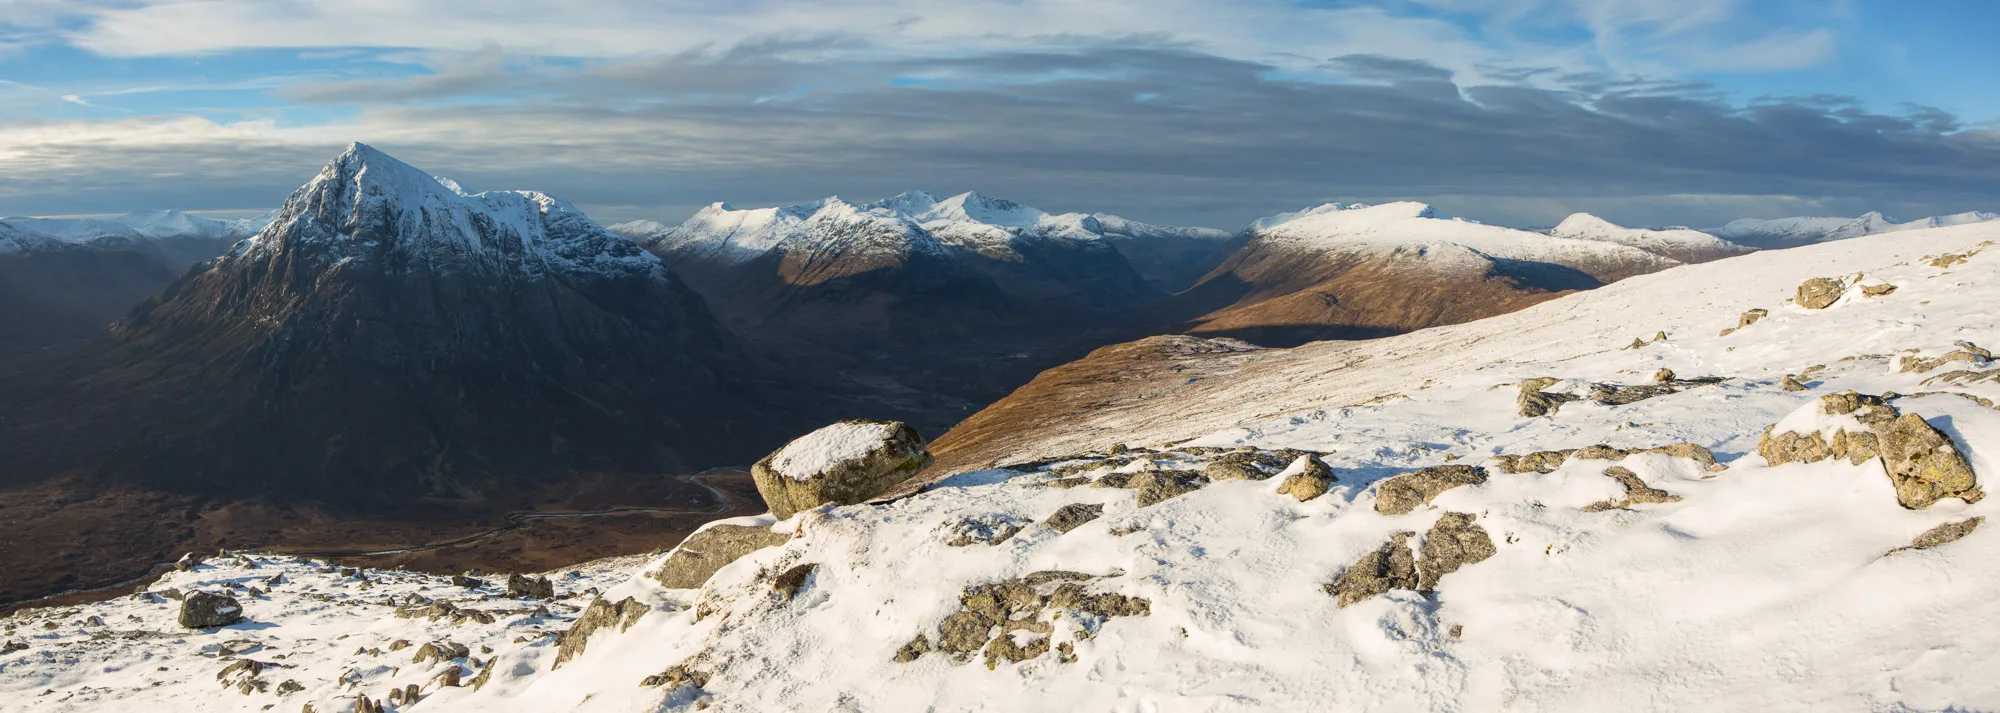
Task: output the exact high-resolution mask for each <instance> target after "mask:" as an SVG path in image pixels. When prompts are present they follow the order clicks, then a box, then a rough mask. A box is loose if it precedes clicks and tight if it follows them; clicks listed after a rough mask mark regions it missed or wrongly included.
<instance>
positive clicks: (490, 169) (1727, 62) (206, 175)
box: [0, 0, 2000, 229]
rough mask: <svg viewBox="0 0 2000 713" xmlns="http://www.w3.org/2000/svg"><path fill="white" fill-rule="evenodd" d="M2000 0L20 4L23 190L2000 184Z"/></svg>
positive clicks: (1147, 206) (1601, 196)
mask: <svg viewBox="0 0 2000 713" xmlns="http://www.w3.org/2000/svg"><path fill="white" fill-rule="evenodd" d="M1994 27H2000V2H1991V1H1990V0H1925V1H1924V2H1907V1H1905V0H1894V1H1891V0H1374V1H1369V0H1316V1H1311V2H1287V1H1283V0H1237V1H1235V2H1213V1H1207V0H1074V1H1063V0H960V1H958V2H929V1H925V0H672V1H664V0H654V1H642V0H596V1H590V0H568V1H566V2H537V1H531V0H486V1H485V2H481V3H463V2H456V1H449V0H103V1H97V0H0V215H77V214H105V213H120V212H124V211H128V210H150V209H162V208H176V209H183V210H193V211H209V212H219V213H228V212H243V211H262V210H269V209H272V208H276V207H277V206H278V205H280V204H282V202H283V201H284V199H285V196H286V195H288V194H289V193H290V192H291V191H292V190H293V189H294V188H296V187H297V186H298V185H300V184H302V183H304V182H305V181H306V180H307V179H309V178H310V177H311V176H312V175H313V174H315V173H317V172H318V170H319V167H320V166H321V165H323V164H324V163H325V162H326V161H327V160H328V159H330V158H332V157H333V156H334V155H336V154H337V153H339V151H340V150H341V148H342V147H344V146H345V145H346V144H348V143H349V142H352V141H362V142H366V143H369V144H371V145H374V146H375V147H377V148H379V149H382V150H384V151H387V152H389V153H391V154H394V155H396V156H397V157H399V158H401V159H403V160H405V161H408V162H410V163H412V164H414V165H416V166H419V167H421V168H424V169H426V170H428V171H431V172H433V173H437V174H440V175H445V176H449V177H451V178H453V179H455V180H457V181H458V182H459V183H461V184H463V185H464V186H466V188H467V189H469V190H486V189H534V190H540V191H544V192H547V193H550V194H553V195H556V196H558V197H561V198H564V199H567V200H569V201H571V202H572V203H575V204H577V205H578V206H579V207H581V208H583V209H584V210H585V211H587V212H589V213H590V214H591V215H592V216H593V217H595V218H597V219H598V220H599V221H600V222H605V223H612V222H618V221H624V220H631V219H639V218H646V219H653V220H660V221H662V222H677V221H679V220H681V219H683V218H685V217H686V216H687V215H688V214H689V213H691V212H693V211H694V210H695V209H696V208H698V207H699V206H702V205H705V204H708V203H711V202H716V201H726V202H728V203H730V204H731V205H734V206H738V207H752V206H763V205H774V204H781V203H792V202H800V201H806V200H812V199H815V198H820V197H825V196H829V195H840V196H843V197H847V198H851V199H856V200H872V199H876V198H880V197H884V196H889V195H893V194H896V193H900V192H902V191H904V190H908V189H925V190H929V191H932V192H934V193H955V192H959V191H964V190H978V191H980V192H982V193H986V194H989V195H995V196H1002V197H1007V198H1012V199H1014V200H1017V201H1020V202H1023V203H1027V204H1029V205H1034V206H1037V207H1040V208H1043V209H1045V210H1050V211H1056V212H1068V211H1094V212H1108V213H1116V214H1119V215H1123V216H1126V217H1128V218H1133V219H1137V220H1144V221H1149V222H1156V223H1170V224H1189V225H1206V226H1210V227H1218V228H1225V229H1233V228H1239V227H1241V226H1243V225H1244V224H1246V223H1248V222H1249V221H1250V220H1252V219H1255V218H1257V217H1260V216H1264V215H1270V214H1273V213H1278V212H1284V211H1292V210H1298V209H1300V208H1304V207H1307V206H1311V205H1316V204H1319V203H1323V202H1327V201H1341V202H1369V203H1373V202H1382V201H1388V200H1421V201H1426V202H1429V203H1432V204H1434V205H1436V206H1438V207H1439V208H1440V209H1442V210H1444V211H1446V212H1448V213H1451V214H1454V215H1459V216H1464V217H1468V218H1472V219H1476V220H1481V221H1484V222H1490V223H1498V224H1505V225H1517V226H1536V225H1551V224H1554V223H1556V222H1558V221H1560V220H1561V219H1562V218H1563V217H1564V216H1566V215H1568V214H1569V213H1572V212H1576V211H1588V212H1593V213H1596V214H1598V215H1601V216H1603V217H1605V218H1607V219H1610V220H1613V221H1616V222H1621V223H1625V224H1628V225H1692V226H1696V227H1711V226H1715V225H1719V224H1721V223H1723V222H1726V221H1728V220H1731V219H1734V218H1741V217H1766V218H1768V217H1780V216H1786V215H1857V214H1859V213H1861V212H1864V211H1868V210H1882V211H1885V212H1887V213H1889V214H1890V215H1892V216H1898V217H1902V218H1905V219H1908V218H1916V217H1922V216H1926V215H1933V214H1939V213H1953V212H1960V211H1967V210H2000V92H1995V91H1993V88H1994V87H1995V86H1996V80H2000V48H1996V45H2000V43H1994V42H1993V41H1992V39H1991V37H1992V33H1993V31H1994V30H1993V28H1994Z"/></svg>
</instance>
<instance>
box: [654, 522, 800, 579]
mask: <svg viewBox="0 0 2000 713" xmlns="http://www.w3.org/2000/svg"><path fill="white" fill-rule="evenodd" d="M789 539H791V535H785V534H781V533H776V532H772V531H771V528H768V527H757V526H753V525H715V526H713V527H709V528H707V529H704V530H702V531H700V532H697V533H694V534H692V535H689V536H688V538H687V539H686V540H684V541H682V542H681V546H679V547H676V548H674V552H673V554H671V555H668V556H667V561H666V562H665V563H663V564H661V565H660V568H659V569H656V570H653V571H651V572H647V573H646V576H648V577H652V578H653V579H654V580H656V581H658V582H659V583H660V586H663V587H666V588H668V589H693V588H695V587H699V586H701V585H702V584H703V583H704V582H707V581H708V578H709V577H711V576H714V575H715V572H716V571H717V570H720V569H722V568H723V567H725V566H727V565H728V564H729V563H731V562H735V561H736V560H739V559H742V558H743V556H744V555H747V554H750V553H752V552H756V551H757V550H761V549H764V548H766V547H776V546H778V545H782V544H785V541H786V540H789Z"/></svg>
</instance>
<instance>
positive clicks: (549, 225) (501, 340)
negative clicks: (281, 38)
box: [0, 144, 810, 506]
mask: <svg viewBox="0 0 2000 713" xmlns="http://www.w3.org/2000/svg"><path fill="white" fill-rule="evenodd" d="M746 362H747V360H746V358H745V356H744V355H743V354H742V353H741V351H740V349H739V346H738V345H737V344H736V342H735V341H734V340H733V339H732V338H731V337H730V336H729V335H728V334H727V333H726V332H725V331H724V330H723V329H722V328H721V327H720V326H719V325H718V324H717V322H716V321H715V319H714V317H713V316H712V315H710V314H709V312H708V310H707V308H706V306H705V304H704V303H703V301H702V299H701V298H700V297H699V296H698V295H696V294H695V293H694V292H693V291H691V290H689V289H688V288H687V287H686V286H685V285H683V284H682V283H681V282H680V281H679V280H678V279H676V278H675V277H674V276H673V274H672V273H671V272H670V271H668V270H667V269H666V267H665V266H663V265H661V264H660V261H659V260H658V259H657V258H655V257H653V256H652V255H651V254H649V253H647V252H645V251H644V250H642V249H640V248H639V247H638V246H637V245H635V244H633V243H632V242H631V241H630V240H627V239H625V238H623V237H620V236H617V235H613V234H611V233H609V232H606V231H605V230H604V229H603V228H601V227H599V226H597V225H596V224H595V223H593V222H591V221H590V220H589V219H588V218H586V217H584V216H583V215H582V214H581V213H579V212H577V211H576V210H575V209H574V208H572V207H570V206H569V205H568V204H566V203H563V202H561V201H558V200H556V199H553V198H550V197H548V196H546V195H542V194H539V193H531V192H510V191H503V192H489V193H480V194H470V195H469V194H465V193H463V192H461V191H460V190H459V189H458V188H457V187H456V186H455V185H451V184H449V183H448V182H444V181H441V180H440V179H436V178H433V177H431V176H429V175H427V174H425V173H423V172H422V171H418V170H416V169H414V168H412V167H410V166H409V165H407V164H404V163H402V162H400V161H397V160H395V159H394V158H391V157H389V156H387V155H384V154H382V153H380V152H378V151H375V150H374V149H372V148H369V147H367V146H363V145H359V144H357V145H355V146H353V147H351V148H350V149H349V150H348V151H347V152H346V153H344V154H342V155H341V156H340V157H339V158H337V159H335V160H334V161H333V162H332V163H329V164H328V165H327V166H326V168H325V170H323V171H322V172H321V173H320V174H319V175H318V176H317V177H315V178H314V179H313V180H312V181H311V182H310V183H308V184H306V185H305V186H304V187H302V188H300V189H299V190H298V191H297V192H296V193H294V194H293V195H292V196H291V198H290V199H288V200H287V201H286V203H285V206H284V208H283V210H281V211H280V212H279V213H278V215H277V216H276V218H275V219H274V220H273V221H272V222H271V224H270V226H269V227H268V228H266V229H265V230H263V231H262V232H261V233H259V234H258V235H256V236H255V237H254V238H251V239H249V240H247V241H244V242H241V243H239V244H238V245H236V247H234V248H233V249H232V250H231V251H230V252H228V253H227V254H225V255H223V256H222V257H220V258H218V259H216V260H215V261H213V262H211V263H208V264H207V265H205V266H204V267H203V268H201V269H198V270H195V271H192V272H190V273H189V274H187V275H185V276H184V277H182V278H181V279H179V280H178V281H176V282H174V283H173V285H172V286H170V287H169V288H167V290H166V291H165V292H164V293H163V294H161V295H160V296H159V297H158V298H156V299H152V300H149V301H147V302H146V303H144V304H142V305H140V306H139V307H138V308H137V309H135V310H133V312H132V313H131V315H130V316H129V317H127V318H126V319H124V320H123V321H120V322H119V323H117V324H116V325H115V326H113V327H112V328H111V329H110V331H109V334H108V336H107V338H105V339H103V340H101V341H99V342H97V343H95V344H93V345H91V346H90V347H88V348H87V349H85V350H83V351H82V352H81V353H78V354H72V355H67V356H66V357H65V358H63V359H59V360H44V361H41V362H38V363H34V364H29V365H26V366H22V367H19V368H17V369H16V371H15V373H12V374H8V375H7V376H6V377H5V378H4V380H0V393H5V394H6V398H4V399H0V401H4V402H5V405H4V406H0V409H4V410H5V414H4V415H5V416H6V417H7V419H8V421H9V422H10V423H12V424H16V425H14V426H13V427H11V428H9V429H7V430H8V433H7V434H6V435H5V436H0V439H4V444H0V449H4V450H5V451H6V452H8V453H9V454H10V455H11V456H13V457H14V458H15V460H14V464H15V466H16V467H14V468H12V469H10V473H9V474H8V475H9V478H10V479H12V480H21V479H23V478H32V477H36V476H41V475H50V474H56V473H66V472H75V471H86V472H91V473H96V474H103V475H108V476H112V477H115V478H118V479H120V480H122V481H130V482H136V483H142V484H145V485H147V486H152V487H161V488H167V489H173V490H192V491H197V492H215V493H225V494H235V495H244V494H259V495H264V496H269V497H272V498H276V499H280V500H298V499H317V500H323V501H330V502H337V503H349V504H356V505H359V504H371V506H381V505H382V504H384V503H394V502H397V501H398V500H400V499H404V498H410V497H418V496H424V497H485V496H487V495H489V494H492V493H493V491H494V489H495V488H501V487H504V486H506V485H507V484H509V483H519V482H523V481H527V482H543V481H551V480H559V479H561V478H562V477H564V476H563V474H564V473H566V472H568V471H571V470H577V469H598V470H610V471H619V470H637V471H641V472H674V471H675V470H676V469H699V468H702V467H708V466H713V465H720V464H726V463H732V462H738V461H741V460H747V459H748V458H754V456H755V454H756V452H757V449H758V447H759V446H762V445H766V444H765V443H764V442H763V440H762V439H774V438H779V437H781V434H784V433H785V430H786V429H785V426H784V425H783V424H782V423H778V422H774V421H772V420H771V419H768V418H766V417H765V415H764V414H763V413H761V412H760V409H761V408H763V406H762V404H764V403H766V402H767V400H764V399H762V397H761V396H760V394H764V393H768V392H763V391H760V390H759V388H758V387H757V385H756V384H754V383H752V382H753V381H755V379H756V377H755V376H753V375H752V374H751V370H750V369H749V368H748V367H746V366H745V364H746ZM806 400H808V401H809V400H810V399H806ZM90 403H104V404H107V405H109V404H114V403H115V404H116V407H115V408H102V409H99V408H91V407H88V406H82V407H79V406H77V404H90ZM780 421H782V419H780ZM682 472H685V470H683V471H682Z"/></svg>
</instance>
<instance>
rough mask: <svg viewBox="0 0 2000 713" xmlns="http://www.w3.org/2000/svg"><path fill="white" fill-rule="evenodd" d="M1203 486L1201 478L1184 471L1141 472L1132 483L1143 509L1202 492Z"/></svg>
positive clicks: (1134, 477)
mask: <svg viewBox="0 0 2000 713" xmlns="http://www.w3.org/2000/svg"><path fill="white" fill-rule="evenodd" d="M1202 484H1203V481H1202V479H1201V478H1200V476H1197V475H1195V474H1194V473H1190V472H1188V471H1184V470H1147V471H1140V472H1138V473H1135V474H1133V475H1132V481H1131V487H1132V489H1133V490H1136V491H1138V494H1139V507H1142V508H1143V507H1151V506H1153V505H1157V504H1159V503H1161V502H1164V501H1166V500H1169V499H1171V498H1176V497H1179V496H1182V495H1186V494H1188V493H1192V492H1194V491H1196V490H1200V489H1201V486H1202Z"/></svg>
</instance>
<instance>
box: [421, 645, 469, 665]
mask: <svg viewBox="0 0 2000 713" xmlns="http://www.w3.org/2000/svg"><path fill="white" fill-rule="evenodd" d="M471 655H472V649H469V648H466V646H465V644H459V643H454V642H450V641H433V642H431V643H428V644H424V645H423V646H422V647H419V648H418V649H417V654H416V655H415V656H412V657H410V663H413V664H416V663H426V662H437V663H443V662H446V661H454V660H457V659H462V658H465V657H467V656H471Z"/></svg>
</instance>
